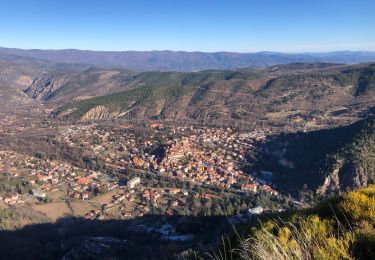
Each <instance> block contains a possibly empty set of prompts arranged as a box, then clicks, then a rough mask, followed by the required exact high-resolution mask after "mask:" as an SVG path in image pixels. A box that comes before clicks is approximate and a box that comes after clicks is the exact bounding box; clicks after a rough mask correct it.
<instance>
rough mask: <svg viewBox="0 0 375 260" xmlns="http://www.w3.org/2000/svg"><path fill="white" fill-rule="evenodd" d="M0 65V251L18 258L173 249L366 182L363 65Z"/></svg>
mask: <svg viewBox="0 0 375 260" xmlns="http://www.w3.org/2000/svg"><path fill="white" fill-rule="evenodd" d="M0 53H1V51H0ZM2 55H4V54H2ZM1 57H2V56H1V55H0V58H1ZM0 66H1V68H2V70H1V72H0V82H1V84H0V89H1V94H0V100H1V103H0V116H1V118H2V120H1V122H0V173H1V179H0V197H1V200H0V208H1V213H0V227H1V231H0V237H1V238H4V239H5V238H8V237H12V239H11V240H9V239H7V241H8V242H5V243H4V244H3V245H1V246H0V251H1V252H10V253H11V254H12V256H14V254H16V255H17V256H19V257H20V258H22V257H23V256H24V254H25V251H24V250H23V249H22V247H23V245H25V244H26V245H27V246H28V247H29V249H28V250H27V252H28V254H29V256H30V257H31V258H37V257H38V256H40V252H43V254H45V256H46V258H47V259H48V258H63V257H70V258H73V259H74V258H80V257H84V256H87V254H88V253H89V254H91V253H93V254H95V252H97V251H95V250H96V249H95V248H100V250H99V251H100V254H99V255H93V257H104V258H106V257H111V256H112V255H113V254H122V255H123V256H125V257H127V258H133V259H137V258H138V259H145V258H147V259H174V258H175V257H176V255H184V254H189V252H191V250H193V251H194V252H198V253H201V252H205V251H208V250H209V249H210V248H212V246H217V245H218V244H219V243H220V237H221V236H222V235H224V234H231V233H232V232H233V227H236V228H237V227H238V228H239V227H241V226H244V225H250V224H251V223H252V221H254V219H258V218H260V219H262V218H263V217H267V216H269V215H273V214H280V213H283V212H290V211H295V210H303V209H306V208H310V207H311V206H313V205H316V203H317V202H318V201H320V200H322V199H325V198H329V197H331V196H334V195H340V194H343V193H344V192H346V191H347V190H353V189H356V188H360V187H365V186H367V185H369V184H370V183H372V182H373V181H374V179H375V173H374V169H375V165H374V164H375V159H374V158H375V154H374V149H373V148H374V140H375V139H374V130H375V126H374V112H375V110H374V104H375V103H374V101H375V92H374V91H375V88H374V82H375V66H374V64H372V63H369V64H354V65H345V64H336V63H334V64H329V63H293V64H287V65H275V66H270V67H262V68H260V67H247V68H243V69H233V70H227V69H226V70H203V71H198V72H177V71H172V72H171V71H169V72H163V71H146V72H136V71H133V70H128V69H125V68H115V67H113V66H107V67H105V66H101V67H100V66H95V67H92V66H91V65H87V64H74V63H54V62H52V61H47V60H38V59H34V58H31V57H27V58H26V57H19V56H12V55H5V57H3V58H2V60H1V63H0ZM301 155H303V156H301ZM46 233H49V235H46V236H43V234H46ZM47 241H48V245H47V246H46V247H45V248H44V249H42V251H38V250H37V248H42V247H43V245H44V244H45V243H47ZM101 245H102V246H101ZM103 245H104V246H103ZM102 247H103V248H102ZM31 248H34V249H31ZM165 250H167V253H165V252H164V251H165ZM140 251H142V253H140ZM150 252H154V253H150ZM5 257H6V254H5Z"/></svg>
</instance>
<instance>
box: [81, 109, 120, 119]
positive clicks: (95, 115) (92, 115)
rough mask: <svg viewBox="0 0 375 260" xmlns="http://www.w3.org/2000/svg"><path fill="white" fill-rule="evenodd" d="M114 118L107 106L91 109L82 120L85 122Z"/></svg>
mask: <svg viewBox="0 0 375 260" xmlns="http://www.w3.org/2000/svg"><path fill="white" fill-rule="evenodd" d="M111 117H113V115H111V113H110V112H109V109H108V108H107V107H105V106H96V107H93V108H91V109H90V110H89V111H88V112H87V113H86V114H84V115H83V116H82V118H81V120H83V121H89V120H103V119H109V118H111Z"/></svg>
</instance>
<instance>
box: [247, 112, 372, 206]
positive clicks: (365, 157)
mask: <svg viewBox="0 0 375 260" xmlns="http://www.w3.org/2000/svg"><path fill="white" fill-rule="evenodd" d="M265 146H266V147H267V149H268V151H267V152H264V153H261V154H262V155H261V156H260V157H258V158H257V159H256V160H257V161H256V162H254V163H255V164H256V165H257V167H258V168H259V169H267V170H271V171H272V172H274V176H273V177H274V180H273V182H274V184H275V185H277V186H278V187H280V188H282V189H283V190H285V191H287V192H290V193H295V194H296V193H299V196H300V198H301V199H303V200H308V199H311V198H312V197H316V194H318V195H331V194H335V193H342V192H344V191H346V190H351V189H353V188H358V187H364V186H367V185H368V184H369V183H371V182H373V181H374V180H375V119H374V118H368V119H365V120H362V121H359V122H357V123H354V124H352V125H349V126H345V127H337V128H332V129H325V130H319V131H313V132H309V133H293V134H282V135H280V136H277V137H275V138H274V139H271V140H269V143H268V144H265ZM301 155H303V156H301ZM280 160H287V161H289V162H292V163H293V166H291V167H289V166H283V165H282V164H280V163H279V162H280ZM272 162H274V163H272Z"/></svg>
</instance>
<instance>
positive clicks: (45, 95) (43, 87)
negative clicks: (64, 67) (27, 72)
mask: <svg viewBox="0 0 375 260" xmlns="http://www.w3.org/2000/svg"><path fill="white" fill-rule="evenodd" d="M70 78H71V75H69V74H61V75H49V74H45V75H42V76H41V77H39V78H35V79H34V80H33V81H32V83H31V85H30V86H29V87H28V88H27V89H26V90H25V91H24V92H25V93H26V94H27V95H28V96H30V97H32V98H33V99H36V100H44V101H45V100H48V99H49V98H50V97H51V96H52V95H53V94H54V92H55V91H56V90H58V89H60V88H61V87H62V86H64V85H65V84H66V83H68V82H69V79H70Z"/></svg>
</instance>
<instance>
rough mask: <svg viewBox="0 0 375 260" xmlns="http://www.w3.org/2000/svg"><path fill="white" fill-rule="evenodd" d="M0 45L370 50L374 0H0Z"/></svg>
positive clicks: (374, 34) (374, 47) (374, 26)
mask: <svg viewBox="0 0 375 260" xmlns="http://www.w3.org/2000/svg"><path fill="white" fill-rule="evenodd" d="M0 46H3V47H15V48H26V49H30V48H39V49H64V48H75V49H89V50H167V49H168V50H185V51H235V52H255V51H283V52H306V51H312V52H321V51H333V50H372V51H375V1H374V0H351V1H349V0H324V1H323V0H247V1H246V0H217V1H210V0H207V1H205V0H185V1H184V0H164V1H158V0H149V1H146V0H133V1H128V0H122V1H120V0H118V1H117V0H0Z"/></svg>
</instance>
